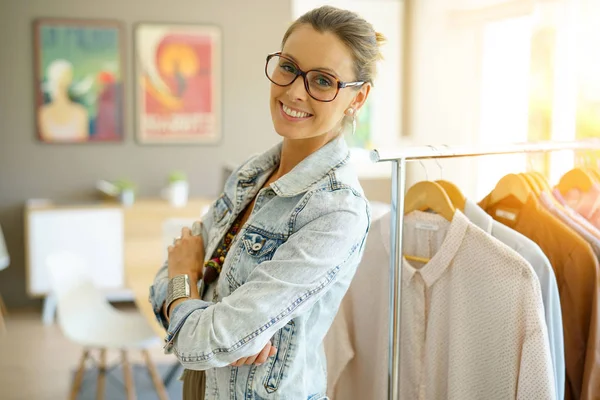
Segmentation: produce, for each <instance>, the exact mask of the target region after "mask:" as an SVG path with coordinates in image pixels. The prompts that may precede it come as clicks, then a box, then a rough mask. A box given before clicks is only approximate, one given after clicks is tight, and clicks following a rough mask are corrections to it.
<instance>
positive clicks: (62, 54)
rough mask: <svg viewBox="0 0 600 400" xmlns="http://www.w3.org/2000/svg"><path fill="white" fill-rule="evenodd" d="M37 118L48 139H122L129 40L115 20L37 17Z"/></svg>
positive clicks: (38, 128) (43, 137) (44, 139)
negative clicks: (126, 49) (126, 41)
mask: <svg viewBox="0 0 600 400" xmlns="http://www.w3.org/2000/svg"><path fill="white" fill-rule="evenodd" d="M33 39H34V43H33V49H34V81H35V121H36V135H37V138H38V140H40V141H41V142H44V143H93V142H122V141H123V139H124V110H125V107H124V102H125V99H124V96H125V93H124V87H125V68H124V59H125V45H124V28H123V25H122V24H121V23H120V22H118V21H114V20H91V19H67V18H39V19H36V20H34V21H33Z"/></svg>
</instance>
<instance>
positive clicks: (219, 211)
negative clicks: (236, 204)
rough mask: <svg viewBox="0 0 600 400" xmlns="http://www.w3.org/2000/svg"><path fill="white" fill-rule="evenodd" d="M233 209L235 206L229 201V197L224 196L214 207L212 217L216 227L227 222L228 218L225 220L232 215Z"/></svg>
mask: <svg viewBox="0 0 600 400" xmlns="http://www.w3.org/2000/svg"><path fill="white" fill-rule="evenodd" d="M232 209H233V204H232V203H231V200H229V198H228V197H227V195H225V194H222V195H221V196H220V197H219V198H218V199H217V201H215V204H214V205H213V215H212V217H213V221H214V223H215V225H220V224H221V222H223V221H226V220H227V218H225V216H227V215H231V210H232Z"/></svg>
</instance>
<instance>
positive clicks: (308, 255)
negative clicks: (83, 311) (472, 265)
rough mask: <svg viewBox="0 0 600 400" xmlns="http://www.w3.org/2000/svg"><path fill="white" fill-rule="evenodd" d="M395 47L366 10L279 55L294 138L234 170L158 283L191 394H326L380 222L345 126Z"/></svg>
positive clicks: (279, 97) (321, 18) (326, 19)
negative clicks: (386, 49) (342, 320)
mask: <svg viewBox="0 0 600 400" xmlns="http://www.w3.org/2000/svg"><path fill="white" fill-rule="evenodd" d="M382 41H383V38H382V36H381V35H380V34H377V33H375V31H374V30H373V28H372V27H371V25H370V24H369V23H367V22H366V21H365V20H363V19H361V18H359V17H358V16H357V15H356V14H354V13H351V12H348V11H344V10H339V9H336V8H333V7H322V8H319V9H315V10H313V11H310V12H308V13H307V14H305V15H304V16H302V17H300V18H299V19H298V20H297V21H296V22H295V23H294V24H293V25H292V26H291V27H290V28H289V29H288V31H287V32H286V34H285V36H284V37H283V41H282V50H281V52H278V53H274V54H271V55H269V56H268V57H267V65H266V69H265V71H266V75H267V77H268V78H269V80H270V81H271V83H272V84H271V96H270V106H271V115H272V119H273V125H274V127H275V130H276V131H277V133H278V134H279V135H281V136H282V137H283V141H282V143H280V144H279V145H278V146H276V147H274V148H273V149H271V150H268V151H267V152H265V153H263V154H261V155H259V156H257V157H253V158H251V159H250V160H248V161H247V162H245V163H243V165H242V166H241V167H240V168H239V169H237V170H236V171H235V172H234V173H233V174H232V175H231V177H230V178H229V179H228V181H227V183H226V185H225V190H224V193H223V194H222V195H221V197H220V198H219V199H218V200H217V201H216V202H215V203H214V204H213V206H212V207H211V209H210V211H209V212H208V213H207V214H206V216H205V217H204V219H203V220H202V223H196V224H194V226H193V227H192V230H190V229H187V228H184V229H183V231H182V235H181V237H180V238H178V239H176V240H175V241H174V244H173V245H172V246H170V247H169V256H168V261H167V263H165V265H164V266H163V267H162V269H161V270H160V271H159V273H158V275H157V277H156V279H155V282H154V284H153V286H152V287H151V296H150V298H151V301H152V303H153V307H154V309H155V312H156V314H157V317H158V318H159V320H160V321H161V322H162V323H163V324H164V326H165V327H166V328H167V329H168V334H167V339H166V342H167V343H166V346H165V348H166V350H167V351H169V352H173V353H174V354H175V355H176V356H177V357H178V358H179V360H180V361H181V363H182V364H183V365H184V367H185V368H186V372H185V374H184V398H186V399H198V398H203V397H204V389H206V393H205V395H206V398H207V399H235V398H237V399H242V398H252V399H311V400H316V399H324V398H326V396H325V392H326V360H325V355H324V352H323V346H322V341H323V338H324V336H325V334H326V333H327V331H328V329H329V326H330V325H331V322H332V320H333V318H334V316H335V314H336V312H337V308H338V306H339V304H340V302H341V300H342V298H343V296H344V294H345V293H346V290H347V289H348V286H349V284H350V281H351V279H352V277H353V276H354V273H355V271H356V267H357V265H358V263H359V261H360V258H361V256H362V252H363V244H364V242H365V239H366V236H367V232H368V229H369V225H370V211H369V205H368V202H367V200H366V199H365V197H364V194H363V192H362V189H361V187H360V184H359V182H358V178H357V176H356V173H355V171H354V170H353V169H352V168H351V167H350V166H349V165H348V158H349V153H348V148H347V146H346V144H345V141H344V138H343V136H342V131H343V127H344V125H346V123H347V122H348V120H350V122H353V121H354V117H355V115H356V113H357V112H358V110H359V109H360V108H361V107H362V106H363V104H364V102H365V100H366V99H367V97H368V95H369V91H370V88H371V85H372V82H373V78H374V74H375V64H376V62H377V61H378V60H379V59H380V58H381V57H380V52H379V45H380V44H381V42H382ZM204 260H207V261H206V262H203V261H204ZM168 287H169V289H168ZM202 371H205V374H204V372H202Z"/></svg>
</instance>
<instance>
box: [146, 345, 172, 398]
mask: <svg viewBox="0 0 600 400" xmlns="http://www.w3.org/2000/svg"><path fill="white" fill-rule="evenodd" d="M142 354H143V355H144V358H145V359H146V366H147V367H148V372H149V373H150V377H151V378H152V383H153V384H154V388H155V389H156V394H157V395H158V398H159V400H169V395H167V390H166V389H165V385H164V384H163V381H162V380H161V379H160V376H159V375H158V371H157V370H156V367H155V366H154V363H153V362H152V360H151V359H150V354H148V350H142Z"/></svg>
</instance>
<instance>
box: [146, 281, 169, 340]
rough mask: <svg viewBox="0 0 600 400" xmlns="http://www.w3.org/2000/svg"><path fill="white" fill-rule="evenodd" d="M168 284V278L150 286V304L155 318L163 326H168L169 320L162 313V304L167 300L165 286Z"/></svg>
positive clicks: (166, 327)
mask: <svg viewBox="0 0 600 400" xmlns="http://www.w3.org/2000/svg"><path fill="white" fill-rule="evenodd" d="M168 285H169V280H168V279H161V280H159V281H156V282H155V283H154V284H153V285H151V286H150V297H149V300H150V303H151V304H152V310H154V316H155V317H156V320H157V321H158V322H159V323H160V324H161V325H162V327H163V328H165V330H166V329H168V328H169V322H168V321H167V320H166V318H165V316H164V315H163V306H164V304H165V301H166V300H167V286H168Z"/></svg>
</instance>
